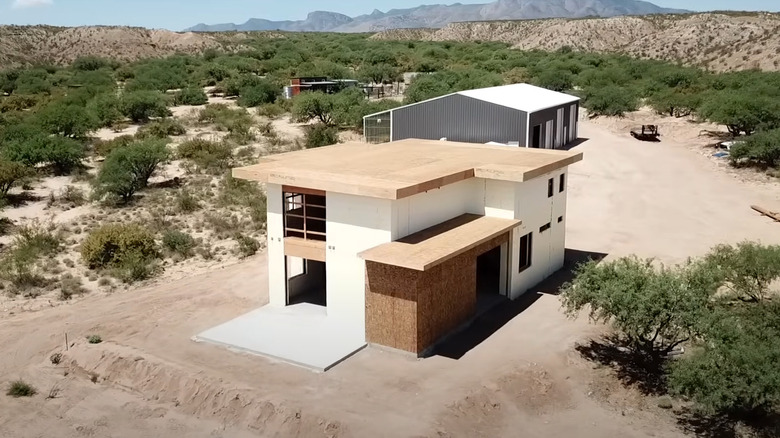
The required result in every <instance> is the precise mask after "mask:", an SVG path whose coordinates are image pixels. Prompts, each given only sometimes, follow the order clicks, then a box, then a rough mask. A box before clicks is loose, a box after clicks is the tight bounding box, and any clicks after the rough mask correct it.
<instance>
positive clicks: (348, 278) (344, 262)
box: [325, 192, 392, 334]
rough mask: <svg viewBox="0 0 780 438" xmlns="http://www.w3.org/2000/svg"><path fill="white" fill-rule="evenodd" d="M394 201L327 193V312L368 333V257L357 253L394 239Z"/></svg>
mask: <svg viewBox="0 0 780 438" xmlns="http://www.w3.org/2000/svg"><path fill="white" fill-rule="evenodd" d="M391 206H392V205H391V201H390V200H386V199H375V198H367V197H361V196H353V195H344V194H340V193H330V192H329V193H328V194H327V220H328V224H327V231H326V233H327V242H326V243H327V248H326V249H327V252H326V256H325V260H326V270H327V294H328V295H327V300H328V316H329V317H330V316H333V317H337V318H339V319H340V320H341V321H343V322H344V323H346V324H349V325H354V326H355V328H356V330H358V329H359V330H361V331H362V332H363V334H365V321H366V319H365V318H366V313H365V305H366V286H365V277H366V272H365V267H366V264H365V261H364V260H363V259H361V258H360V257H358V254H359V253H360V252H362V251H365V250H367V249H370V248H373V247H375V246H378V245H381V244H383V243H387V242H390V241H391V240H392V239H391V237H392V232H391V228H392V213H391Z"/></svg>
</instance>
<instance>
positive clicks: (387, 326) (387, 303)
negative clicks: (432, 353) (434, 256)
mask: <svg viewBox="0 0 780 438" xmlns="http://www.w3.org/2000/svg"><path fill="white" fill-rule="evenodd" d="M508 240H509V234H508V233H507V234H505V235H502V236H499V237H496V238H494V239H492V240H490V241H488V242H485V243H483V244H481V245H479V246H478V247H476V248H473V249H471V250H470V251H468V252H466V253H464V254H461V255H459V256H457V257H455V258H453V259H451V260H448V261H446V262H444V263H442V264H440V265H437V266H434V267H433V268H431V269H429V270H428V271H416V270H411V269H405V268H399V267H397V266H390V265H383V264H380V263H375V262H366V339H367V341H368V342H369V343H372V344H378V345H383V346H387V347H392V348H396V349H399V350H404V351H409V352H412V353H416V354H420V353H423V352H424V351H425V350H426V349H428V348H429V347H430V346H431V345H433V344H434V343H435V342H436V341H437V340H439V339H440V338H441V337H442V336H444V335H446V334H448V333H449V332H451V331H452V330H454V329H456V328H457V327H458V326H460V325H461V324H463V323H464V322H466V321H468V319H469V318H471V317H472V316H473V315H474V311H475V309H476V300H477V294H476V291H477V257H478V256H480V255H482V254H484V253H486V252H488V251H490V250H491V249H493V248H495V247H497V246H500V245H501V244H503V243H504V242H507V241H508Z"/></svg>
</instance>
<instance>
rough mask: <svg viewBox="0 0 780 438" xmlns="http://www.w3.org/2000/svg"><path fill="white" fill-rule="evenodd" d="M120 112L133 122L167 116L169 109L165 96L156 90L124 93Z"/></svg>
mask: <svg viewBox="0 0 780 438" xmlns="http://www.w3.org/2000/svg"><path fill="white" fill-rule="evenodd" d="M121 109H122V114H124V115H125V116H126V117H128V118H130V120H132V121H133V122H135V123H141V122H146V121H147V120H149V119H150V118H153V117H168V116H170V114H171V113H170V111H169V110H168V104H167V102H166V101H165V96H164V95H163V94H162V93H160V92H156V91H148V90H141V91H134V92H128V93H125V94H124V95H123V96H122V99H121Z"/></svg>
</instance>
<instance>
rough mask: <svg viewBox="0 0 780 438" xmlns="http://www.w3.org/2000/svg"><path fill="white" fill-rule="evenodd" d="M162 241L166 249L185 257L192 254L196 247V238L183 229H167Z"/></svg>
mask: <svg viewBox="0 0 780 438" xmlns="http://www.w3.org/2000/svg"><path fill="white" fill-rule="evenodd" d="M162 242H163V247H164V248H165V249H167V250H168V251H170V252H171V253H173V254H178V255H181V256H183V257H190V256H192V253H193V249H195V239H193V238H192V236H190V235H189V234H187V233H183V232H181V231H175V230H171V231H167V232H166V233H165V234H163V238H162Z"/></svg>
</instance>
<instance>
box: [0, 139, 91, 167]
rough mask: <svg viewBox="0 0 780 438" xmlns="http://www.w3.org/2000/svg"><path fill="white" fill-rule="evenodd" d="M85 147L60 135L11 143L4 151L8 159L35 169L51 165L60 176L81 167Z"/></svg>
mask: <svg viewBox="0 0 780 438" xmlns="http://www.w3.org/2000/svg"><path fill="white" fill-rule="evenodd" d="M84 155H85V152H84V145H83V144H81V143H80V142H78V141H76V140H73V139H71V138H66V137H61V136H58V135H42V134H38V135H34V136H32V137H28V138H25V139H20V140H17V141H13V142H10V143H8V144H7V145H6V147H5V149H4V150H3V156H5V158H6V159H8V160H11V161H15V162H19V163H22V164H25V165H27V166H29V167H35V166H38V165H40V164H48V165H51V166H52V167H53V168H54V170H55V172H56V173H58V174H67V173H69V172H70V171H71V170H73V169H74V168H75V167H78V166H79V165H81V162H82V160H83V159H84Z"/></svg>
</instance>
